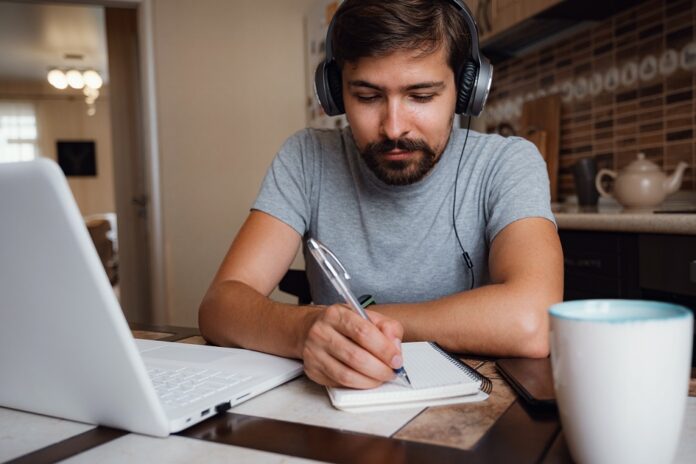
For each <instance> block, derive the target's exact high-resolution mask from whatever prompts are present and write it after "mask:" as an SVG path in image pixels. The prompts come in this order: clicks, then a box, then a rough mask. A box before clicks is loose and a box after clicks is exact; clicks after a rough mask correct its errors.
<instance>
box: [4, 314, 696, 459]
mask: <svg viewBox="0 0 696 464" xmlns="http://www.w3.org/2000/svg"><path fill="white" fill-rule="evenodd" d="M131 329H132V330H133V334H134V336H135V337H136V338H150V339H158V340H166V341H172V342H181V343H203V340H202V338H201V337H200V336H199V334H198V331H197V330H195V329H190V328H182V327H172V326H166V327H163V326H145V325H140V324H131ZM463 360H464V361H465V362H467V363H468V364H469V365H471V366H472V367H474V368H476V369H477V370H478V371H479V372H482V373H483V374H484V375H486V376H487V377H489V378H491V380H492V382H493V392H492V393H491V396H490V398H489V399H488V400H486V401H484V402H481V403H468V404H462V405H451V406H441V407H434V408H427V409H425V410H424V411H422V412H420V413H419V414H418V415H416V416H415V417H413V418H412V419H410V420H408V422H407V423H405V424H404V425H403V426H402V427H400V428H399V429H398V430H397V431H396V432H395V433H393V434H391V435H390V436H376V435H372V434H368V433H359V432H354V431H346V430H341V429H339V428H332V427H326V426H317V425H311V424H306V423H297V422H291V421H288V420H280V419H270V418H265V417H255V416H251V415H245V414H240V413H236V412H227V413H225V414H220V415H217V416H214V417H211V418H210V419H208V420H206V421H204V422H201V423H199V424H197V425H195V426H193V427H191V428H189V429H187V430H184V431H183V432H180V433H178V434H176V435H174V436H173V437H177V436H178V437H186V438H188V439H195V440H197V441H189V442H186V443H187V444H185V446H188V447H191V446H192V445H191V444H193V443H195V444H196V445H199V444H200V445H202V444H204V443H205V444H207V445H206V446H210V447H213V446H212V444H216V447H213V448H215V451H216V452H219V451H220V445H224V446H227V447H230V446H231V447H230V448H229V449H228V451H230V450H232V451H230V453H232V456H235V457H237V458H238V459H236V460H239V461H244V462H251V461H253V462H275V461H274V459H272V457H273V456H277V455H283V456H286V457H288V458H284V457H283V456H280V457H279V458H280V461H278V462H281V461H282V462H285V461H286V459H287V460H291V461H292V459H293V458H291V457H295V458H300V459H299V460H298V462H300V461H301V460H303V459H309V460H317V461H327V462H337V463H364V464H370V463H380V464H381V463H387V462H389V463H391V462H394V463H415V462H427V463H438V462H447V463H449V462H471V463H478V462H481V463H490V462H516V463H526V462H529V463H532V462H547V463H556V462H571V459H570V456H569V454H568V449H567V447H566V445H565V441H564V439H563V435H562V433H561V428H560V424H559V420H558V416H557V413H556V411H555V410H553V409H552V410H548V409H547V410H536V411H535V410H532V409H530V408H528V407H527V406H525V405H524V404H523V403H522V402H521V401H519V400H518V399H517V397H516V395H515V393H514V392H513V391H512V390H511V389H510V387H509V386H508V385H507V383H506V382H505V381H504V380H503V379H502V378H501V377H500V376H499V375H498V374H497V372H496V370H495V368H494V363H493V362H492V361H491V360H487V359H479V358H463ZM692 377H693V372H692ZM293 382H307V383H308V384H310V382H309V381H308V380H306V379H303V378H301V379H298V380H295V381H293ZM692 384H693V382H692ZM312 385H313V384H312ZM692 387H693V385H692ZM279 388H283V387H279ZM695 390H696V389H695ZM691 394H692V395H693V394H696V391H692V392H691ZM259 398H262V397H259ZM1 426H2V424H0V427H1ZM129 437H133V438H132V440H135V441H138V443H141V446H142V442H143V440H145V443H146V444H145V445H144V446H147V443H150V442H147V441H146V440H151V441H152V442H151V443H153V446H154V444H157V446H161V445H162V443H167V442H168V441H169V442H170V443H171V444H174V442H175V441H176V440H177V438H171V439H169V438H168V439H156V438H150V437H143V436H139V435H135V434H129V433H128V432H124V431H120V430H115V429H111V428H106V427H95V428H91V429H90V430H87V431H85V432H82V433H78V434H76V435H74V436H71V437H69V438H67V439H64V440H62V441H59V442H57V443H54V444H51V445H49V446H45V447H43V448H40V449H36V450H34V451H32V452H29V453H28V454H24V455H22V456H20V457H18V458H16V459H14V460H12V461H10V462H17V463H20V462H22V463H23V462H31V463H41V462H55V461H57V460H61V459H66V458H71V457H73V458H75V457H77V458H79V457H80V455H81V453H85V452H87V451H88V450H90V452H94V451H95V449H96V450H99V449H101V448H102V447H106V446H107V445H108V444H109V443H110V442H113V441H114V440H117V439H121V440H123V439H124V438H129ZM0 438H1V437H0ZM176 443H177V444H178V445H179V446H182V445H181V444H180V443H179V442H176ZM202 449H204V450H205V449H206V448H202ZM253 450H258V451H260V452H270V453H277V455H269V454H265V453H259V452H258V451H253ZM223 451H224V449H223ZM239 453H242V454H243V453H252V454H251V456H252V457H253V459H252V458H250V457H248V456H246V455H245V456H241V455H240V454H239ZM253 453H256V454H253ZM83 456H91V455H90V454H85V455H83ZM205 456H216V455H215V454H211V455H208V454H206V455H204V456H201V459H202V460H204V461H208V460H210V459H207V458H206V457H205ZM77 460H78V461H80V459H77ZM111 460H113V461H114V462H118V459H111ZM162 460H168V458H166V457H163V459H162ZM212 460H214V459H212ZM83 461H86V462H89V459H83Z"/></svg>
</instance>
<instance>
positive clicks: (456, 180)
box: [452, 116, 474, 290]
mask: <svg viewBox="0 0 696 464" xmlns="http://www.w3.org/2000/svg"><path fill="white" fill-rule="evenodd" d="M470 128H471V116H469V117H468V119H467V123H466V136H465V137H464V145H463V146H462V152H461V154H460V155H459V162H458V163H457V173H456V174H455V176H454V197H453V198H452V226H453V227H454V236H455V237H456V238H457V243H458V244H459V248H460V249H461V250H462V258H464V264H466V267H467V268H468V269H469V274H470V275H471V286H470V287H469V290H472V289H473V288H474V263H473V261H471V257H470V256H469V253H467V251H466V250H465V249H464V246H463V245H462V241H461V239H460V238H459V232H458V231H457V217H456V207H457V184H459V169H460V168H461V165H462V159H463V158H464V149H465V148H466V142H467V140H469V129H470Z"/></svg>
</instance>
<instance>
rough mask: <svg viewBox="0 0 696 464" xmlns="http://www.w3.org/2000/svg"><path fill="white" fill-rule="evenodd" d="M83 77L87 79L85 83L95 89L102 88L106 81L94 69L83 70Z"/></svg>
mask: <svg viewBox="0 0 696 464" xmlns="http://www.w3.org/2000/svg"><path fill="white" fill-rule="evenodd" d="M82 78H83V79H84V81H85V85H86V86H87V87H91V88H93V89H99V88H101V86H102V84H103V83H104V81H103V80H102V78H101V76H100V75H99V73H98V72H97V71H95V70H93V69H88V70H87V71H85V72H83V73H82Z"/></svg>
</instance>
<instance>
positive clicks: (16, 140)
mask: <svg viewBox="0 0 696 464" xmlns="http://www.w3.org/2000/svg"><path fill="white" fill-rule="evenodd" d="M36 132H37V130H36V114H35V112H34V105H32V104H31V103H24V102H7V101H5V102H0V163H3V162H8V161H29V160H31V159H34V158H35V157H36V156H37V146H36V135H37V134H36Z"/></svg>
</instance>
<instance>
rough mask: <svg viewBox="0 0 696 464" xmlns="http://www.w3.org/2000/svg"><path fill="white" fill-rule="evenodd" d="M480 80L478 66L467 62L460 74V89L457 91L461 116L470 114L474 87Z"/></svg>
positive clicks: (458, 110) (457, 108) (458, 109)
mask: <svg viewBox="0 0 696 464" xmlns="http://www.w3.org/2000/svg"><path fill="white" fill-rule="evenodd" d="M477 78H478V66H476V64H475V63H474V62H473V61H466V62H465V63H464V64H463V65H462V68H461V71H460V72H459V89H458V91H457V106H456V108H455V111H456V112H457V113H459V114H467V115H468V114H469V103H470V102H471V99H472V98H473V95H472V94H473V91H474V86H475V85H476V80H477Z"/></svg>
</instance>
